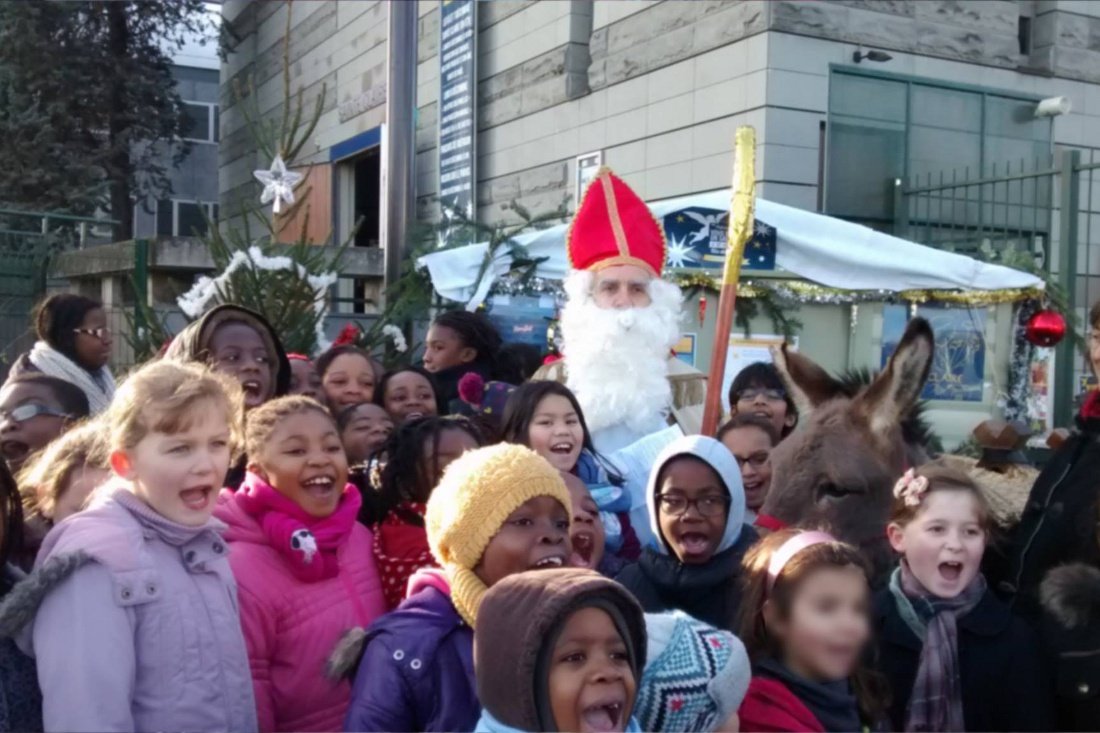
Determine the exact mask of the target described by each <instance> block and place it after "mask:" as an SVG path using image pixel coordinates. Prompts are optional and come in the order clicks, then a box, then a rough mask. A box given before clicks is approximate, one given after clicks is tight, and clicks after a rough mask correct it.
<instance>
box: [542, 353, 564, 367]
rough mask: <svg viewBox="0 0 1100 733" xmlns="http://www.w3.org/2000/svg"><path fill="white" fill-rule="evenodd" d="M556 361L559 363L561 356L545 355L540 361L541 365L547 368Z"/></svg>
mask: <svg viewBox="0 0 1100 733" xmlns="http://www.w3.org/2000/svg"><path fill="white" fill-rule="evenodd" d="M556 361H561V354H547V355H546V356H545V357H544V358H543V360H542V365H543V366H548V365H550V364H553V363H554V362H556Z"/></svg>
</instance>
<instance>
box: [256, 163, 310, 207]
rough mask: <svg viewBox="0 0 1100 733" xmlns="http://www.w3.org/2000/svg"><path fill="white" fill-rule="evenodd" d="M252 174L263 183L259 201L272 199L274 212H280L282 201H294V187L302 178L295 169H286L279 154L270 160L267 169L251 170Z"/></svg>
mask: <svg viewBox="0 0 1100 733" xmlns="http://www.w3.org/2000/svg"><path fill="white" fill-rule="evenodd" d="M252 175H254V176H256V180H257V181H259V182H260V183H262V184H264V192H263V193H262V194H260V203H261V204H267V203H270V202H272V201H274V202H275V205H274V206H273V207H272V210H273V211H274V212H275V213H276V214H281V213H282V211H283V203H286V204H287V205H288V206H289V205H291V204H293V203H294V187H295V186H297V185H298V184H299V183H300V182H301V180H302V178H304V176H303V175H302V174H301V173H298V172H297V171H288V170H287V169H286V163H284V162H283V156H281V155H276V156H275V160H273V161H271V168H270V169H269V170H266V171H265V170H259V171H252Z"/></svg>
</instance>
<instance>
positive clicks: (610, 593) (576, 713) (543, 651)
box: [474, 568, 646, 733]
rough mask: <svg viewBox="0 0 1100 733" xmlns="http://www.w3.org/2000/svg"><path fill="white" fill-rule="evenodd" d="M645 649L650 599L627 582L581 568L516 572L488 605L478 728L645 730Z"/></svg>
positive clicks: (488, 732)
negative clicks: (641, 723)
mask: <svg viewBox="0 0 1100 733" xmlns="http://www.w3.org/2000/svg"><path fill="white" fill-rule="evenodd" d="M645 653H646V630H645V619H644V617H643V615H642V609H641V606H639V605H638V602H637V601H635V600H634V597H633V596H631V595H630V594H629V593H628V592H627V591H626V590H625V589H624V588H623V587H622V586H620V585H619V584H618V583H615V582H614V581H611V580H608V579H607V578H604V577H603V576H601V575H599V574H598V573H595V572H592V571H591V570H583V569H579V568H569V569H565V570H551V571H546V572H538V573H520V574H518V575H511V576H509V577H508V578H505V579H504V580H502V581H501V582H500V583H498V584H496V585H494V586H493V587H492V588H491V589H490V590H489V592H488V593H486V594H485V599H484V601H483V603H482V606H481V610H480V612H479V613H478V632H477V634H476V635H475V637H474V666H475V667H476V669H477V690H478V697H479V699H480V700H481V704H482V706H483V708H484V712H483V713H482V717H481V721H480V722H479V723H478V726H477V731H478V732H479V733H514V732H515V731H580V732H581V733H609V732H611V731H615V732H618V733H621V732H622V731H637V730H639V728H638V725H637V723H636V722H634V719H633V718H632V717H631V712H632V711H633V709H634V700H635V695H636V694H637V686H638V679H639V677H640V676H641V670H642V667H643V666H644V665H645Z"/></svg>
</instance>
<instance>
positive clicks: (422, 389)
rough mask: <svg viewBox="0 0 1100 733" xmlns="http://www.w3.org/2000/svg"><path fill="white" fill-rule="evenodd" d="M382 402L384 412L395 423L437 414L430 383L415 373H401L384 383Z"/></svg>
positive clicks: (433, 392)
mask: <svg viewBox="0 0 1100 733" xmlns="http://www.w3.org/2000/svg"><path fill="white" fill-rule="evenodd" d="M383 401H384V402H385V404H386V412H388V413H390V417H392V418H393V420H394V422H396V423H403V422H405V421H406V420H411V419H413V418H417V417H425V416H431V415H435V414H437V413H438V412H439V410H438V408H437V407H436V404H435V390H433V389H432V385H431V383H430V382H428V380H427V379H425V378H424V377H423V375H420V374H417V373H416V372H401V373H399V374H396V375H394V376H393V377H391V378H390V380H389V382H387V383H386V395H385V398H384V400H383Z"/></svg>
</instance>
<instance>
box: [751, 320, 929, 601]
mask: <svg viewBox="0 0 1100 733" xmlns="http://www.w3.org/2000/svg"><path fill="white" fill-rule="evenodd" d="M932 348H933V336H932V329H931V327H930V326H929V325H928V322H927V321H925V320H924V319H922V318H914V319H913V320H911V321H910V322H909V326H908V327H907V328H906V329H905V335H904V336H902V339H901V341H900V343H898V348H897V350H896V351H895V352H894V354H893V356H891V357H890V361H889V362H888V363H887V365H886V368H885V369H884V370H883V371H882V372H881V373H880V374H879V375H878V376H877V377H875V378H874V380H873V381H871V383H870V384H869V385H868V386H866V387H864V388H862V389H860V390H859V391H858V392H855V393H853V391H852V389H851V386H850V385H846V384H844V383H843V382H841V381H839V380H836V379H834V378H832V377H831V376H829V375H828V374H827V373H826V372H825V370H824V369H822V368H821V367H820V366H818V365H817V364H815V363H814V362H812V361H810V359H808V358H806V357H805V356H803V355H801V354H798V353H795V352H789V351H787V348H786V346H784V347H783V348H782V349H781V350H779V349H776V350H775V353H774V354H773V356H774V358H775V365H776V367H777V368H778V369H779V373H780V375H782V377H783V381H784V382H785V383H786V385H787V389H788V390H789V392H790V395H791V398H792V399H793V400H794V403H795V405H796V406H797V407H798V414H799V421H798V429H797V430H795V432H794V433H792V434H791V435H790V437H788V438H787V439H786V440H784V441H783V442H782V443H780V444H779V446H778V447H776V449H775V451H774V452H773V453H772V484H771V491H770V492H769V493H768V498H767V500H766V501H765V503H764V506H763V507H762V510H761V513H762V514H763V515H765V522H766V521H767V519H769V518H770V519H773V520H775V521H774V522H773V524H774V525H780V524H782V525H787V526H799V527H814V528H823V529H827V530H828V531H830V532H832V533H833V534H834V535H835V536H836V537H837V538H838V539H841V540H844V541H846V542H850V543H852V544H854V545H856V546H858V547H860V548H861V549H863V551H864V553H865V554H866V556H867V558H868V560H870V561H871V562H872V563H873V565H874V569H875V578H876V581H882V580H883V579H884V578H885V574H886V573H887V572H888V570H889V568H890V566H891V565H892V557H891V553H890V547H889V545H888V544H887V542H886V521H887V517H888V515H889V512H890V505H891V502H892V500H893V487H894V482H895V481H896V480H897V479H898V477H899V476H901V474H902V473H903V472H904V471H905V469H906V468H907V467H910V466H916V465H918V464H920V463H923V462H924V461H926V460H927V458H928V456H927V455H926V454H925V453H924V450H923V449H922V448H921V446H919V445H916V444H912V443H906V442H905V439H904V437H903V434H902V423H903V422H904V421H905V420H906V419H907V418H908V417H909V416H910V414H911V413H912V412H913V410H914V408H915V407H916V406H917V404H918V399H919V397H920V393H921V390H922V389H923V387H924V383H925V381H926V380H927V379H928V372H929V369H930V368H931V366H932V356H933V354H932Z"/></svg>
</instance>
